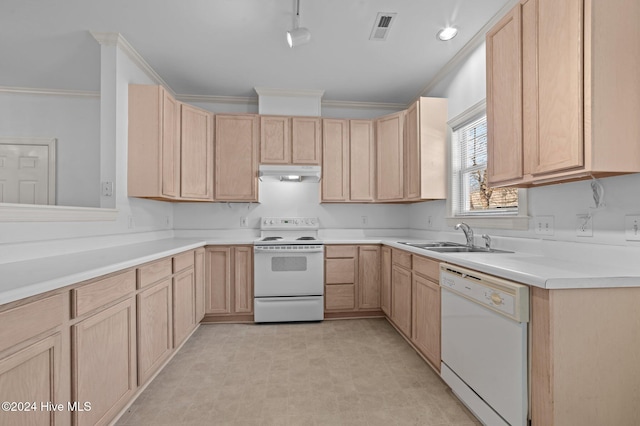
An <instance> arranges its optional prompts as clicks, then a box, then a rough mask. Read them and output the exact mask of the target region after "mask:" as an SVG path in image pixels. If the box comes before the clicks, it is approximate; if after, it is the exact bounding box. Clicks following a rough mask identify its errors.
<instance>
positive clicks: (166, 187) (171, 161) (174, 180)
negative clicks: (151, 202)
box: [160, 87, 180, 197]
mask: <svg viewBox="0 0 640 426" xmlns="http://www.w3.org/2000/svg"><path fill="white" fill-rule="evenodd" d="M160 95H161V97H162V104H161V109H162V161H161V163H162V172H161V173H162V195H165V196H167V197H179V196H180V140H179V137H178V135H179V130H178V128H179V119H178V117H179V115H178V102H177V101H176V100H175V99H173V97H172V96H171V95H170V94H169V93H167V91H166V90H164V89H163V88H162V87H160Z"/></svg>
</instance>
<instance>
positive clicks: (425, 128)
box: [404, 98, 447, 201]
mask: <svg viewBox="0 0 640 426" xmlns="http://www.w3.org/2000/svg"><path fill="white" fill-rule="evenodd" d="M404 140H405V145H404V153H405V157H404V191H405V194H404V196H405V200H406V201H420V200H436V199H445V198H446V197H447V100H446V99H443V98H419V99H418V100H417V101H416V102H414V103H413V105H411V107H410V108H409V109H408V110H407V114H406V120H405V129H404Z"/></svg>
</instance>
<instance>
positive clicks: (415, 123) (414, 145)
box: [404, 101, 420, 200]
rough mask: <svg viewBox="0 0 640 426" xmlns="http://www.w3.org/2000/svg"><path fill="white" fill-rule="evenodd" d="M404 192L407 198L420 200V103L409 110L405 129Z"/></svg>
mask: <svg viewBox="0 0 640 426" xmlns="http://www.w3.org/2000/svg"><path fill="white" fill-rule="evenodd" d="M404 137H405V145H404V149H405V153H404V154H405V158H404V191H405V194H404V195H405V198H407V199H409V200H417V199H419V198H420V101H416V102H414V103H413V105H411V106H410V107H409V109H408V110H407V115H406V121H405V129H404Z"/></svg>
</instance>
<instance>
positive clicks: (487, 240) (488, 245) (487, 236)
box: [482, 234, 491, 250]
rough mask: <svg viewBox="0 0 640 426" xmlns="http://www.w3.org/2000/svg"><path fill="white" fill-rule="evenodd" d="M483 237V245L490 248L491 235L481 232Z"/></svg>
mask: <svg viewBox="0 0 640 426" xmlns="http://www.w3.org/2000/svg"><path fill="white" fill-rule="evenodd" d="M482 238H483V239H484V247H485V248H487V249H489V250H491V237H490V236H489V235H488V234H482Z"/></svg>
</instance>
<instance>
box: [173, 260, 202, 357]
mask: <svg viewBox="0 0 640 426" xmlns="http://www.w3.org/2000/svg"><path fill="white" fill-rule="evenodd" d="M195 284H196V282H195V277H194V271H193V269H187V270H185V271H183V272H181V273H179V274H177V275H176V276H175V277H173V347H174V348H176V347H178V346H180V344H181V343H182V342H183V341H184V339H186V338H187V336H188V335H189V334H190V333H191V332H192V331H193V329H194V328H195V327H196V294H195V293H196V288H195Z"/></svg>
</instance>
